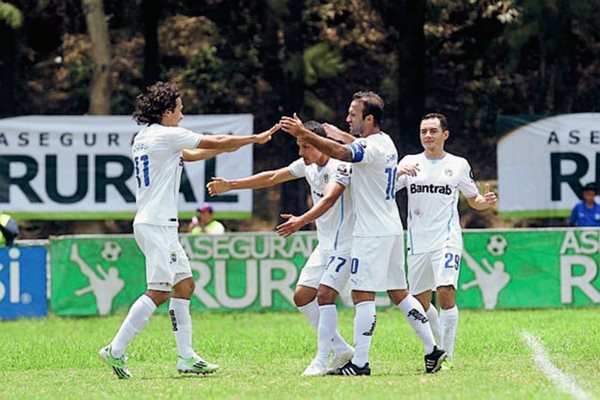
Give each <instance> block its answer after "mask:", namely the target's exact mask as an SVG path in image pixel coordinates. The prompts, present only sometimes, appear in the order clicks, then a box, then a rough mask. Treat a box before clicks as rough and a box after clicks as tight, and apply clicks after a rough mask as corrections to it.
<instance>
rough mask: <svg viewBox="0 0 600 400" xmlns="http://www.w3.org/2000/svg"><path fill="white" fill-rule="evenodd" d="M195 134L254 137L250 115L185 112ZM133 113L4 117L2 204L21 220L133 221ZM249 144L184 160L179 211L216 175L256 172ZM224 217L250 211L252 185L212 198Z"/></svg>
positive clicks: (192, 204) (187, 212)
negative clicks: (208, 156) (214, 155)
mask: <svg viewBox="0 0 600 400" xmlns="http://www.w3.org/2000/svg"><path fill="white" fill-rule="evenodd" d="M181 126H183V127H185V128H188V129H191V130H193V131H194V132H198V133H209V134H228V135H249V134H252V133H253V118H252V115H251V114H240V115H202V116H186V117H185V118H184V119H183V120H182V122H181ZM140 128H141V127H140V126H138V125H136V124H135V122H134V121H133V120H132V119H131V117H130V116H26V117H14V118H5V119H0V207H1V208H2V209H3V210H4V211H6V212H10V213H11V214H12V215H14V216H15V217H16V218H24V219H101V218H110V219H132V218H133V216H134V214H135V210H136V207H135V187H136V181H135V177H134V166H133V162H132V160H131V142H132V138H133V135H134V134H135V133H136V132H138V131H139V130H140ZM252 166H253V161H252V146H245V147H243V148H241V149H240V150H238V151H236V152H235V153H224V154H222V155H219V156H218V157H216V158H213V159H211V160H207V161H198V162H190V163H185V165H184V171H183V174H182V180H181V189H180V197H179V210H180V211H181V214H182V215H181V217H182V218H184V217H188V218H189V217H191V216H192V214H193V211H194V210H195V209H196V208H197V207H198V204H200V203H202V202H204V200H205V199H206V198H207V197H208V194H207V193H206V188H205V185H206V181H207V180H209V179H210V178H211V177H213V176H226V177H233V178H235V177H240V176H247V175H250V174H252ZM210 201H211V203H213V205H214V209H215V212H216V214H217V216H219V217H220V218H228V217H230V218H245V217H249V216H250V215H251V213H252V193H251V191H248V190H245V191H238V192H234V193H231V194H226V195H221V196H217V197H213V198H210Z"/></svg>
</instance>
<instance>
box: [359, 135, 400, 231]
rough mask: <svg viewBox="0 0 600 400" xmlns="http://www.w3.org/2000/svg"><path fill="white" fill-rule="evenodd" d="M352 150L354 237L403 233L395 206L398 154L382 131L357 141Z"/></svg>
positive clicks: (390, 140)
mask: <svg viewBox="0 0 600 400" xmlns="http://www.w3.org/2000/svg"><path fill="white" fill-rule="evenodd" d="M349 146H350V149H351V150H352V162H353V163H354V165H353V166H352V188H351V192H352V200H353V202H354V207H355V210H356V222H355V224H354V236H363V237H369V236H392V235H401V234H403V230H402V221H400V214H399V213H398V206H396V190H395V184H396V167H397V166H396V163H397V162H398V152H397V151H396V146H394V142H392V139H391V138H390V137H389V136H388V135H387V134H386V133H384V132H380V133H375V134H371V135H369V136H367V137H366V138H359V139H357V140H355V141H354V142H353V143H352V144H350V145H349Z"/></svg>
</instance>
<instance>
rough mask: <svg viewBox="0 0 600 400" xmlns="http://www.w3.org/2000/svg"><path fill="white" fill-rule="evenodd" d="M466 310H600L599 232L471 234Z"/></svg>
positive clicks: (461, 298) (464, 276)
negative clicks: (595, 307) (573, 307)
mask: <svg viewBox="0 0 600 400" xmlns="http://www.w3.org/2000/svg"><path fill="white" fill-rule="evenodd" d="M464 246H465V248H464V250H463V258H462V265H461V269H462V271H461V274H460V280H459V288H458V292H457V303H458V304H459V305H460V307H462V308H485V309H494V308H544V307H564V306H575V307H582V306H584V307H585V306H592V305H600V274H598V268H599V267H600V229H598V228H581V229H560V230H559V229H536V230H507V231H479V230H478V231H467V232H465V234H464Z"/></svg>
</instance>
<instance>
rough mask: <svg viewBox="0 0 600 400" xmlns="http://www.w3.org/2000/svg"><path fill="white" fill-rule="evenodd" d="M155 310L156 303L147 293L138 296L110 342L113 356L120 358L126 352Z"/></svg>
mask: <svg viewBox="0 0 600 400" xmlns="http://www.w3.org/2000/svg"><path fill="white" fill-rule="evenodd" d="M155 310H156V304H154V302H153V301H152V299H151V298H150V297H148V296H146V295H145V294H144V295H141V296H140V297H138V299H137V300H136V301H135V303H133V305H132V306H131V308H130V309H129V313H128V314H127V317H125V321H123V323H122V324H121V327H120V328H119V331H118V332H117V334H116V336H115V337H114V339H113V340H112V342H111V344H110V345H111V351H110V352H111V354H112V356H113V357H115V358H120V357H121V356H122V355H123V354H124V353H125V349H126V348H127V346H129V343H131V341H132V340H133V338H134V337H135V335H137V334H138V333H139V332H140V331H141V330H142V329H143V328H144V326H146V324H147V323H148V320H149V319H150V317H151V316H152V314H153V313H154V311H155Z"/></svg>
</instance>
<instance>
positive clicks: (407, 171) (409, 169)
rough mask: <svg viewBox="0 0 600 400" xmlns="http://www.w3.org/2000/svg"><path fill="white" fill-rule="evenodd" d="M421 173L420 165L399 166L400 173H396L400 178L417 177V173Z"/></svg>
mask: <svg viewBox="0 0 600 400" xmlns="http://www.w3.org/2000/svg"><path fill="white" fill-rule="evenodd" d="M419 171H420V169H419V163H417V164H415V165H403V166H400V165H398V172H397V173H396V174H397V175H398V176H399V177H400V176H402V175H408V176H417V173H418V172H419Z"/></svg>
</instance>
